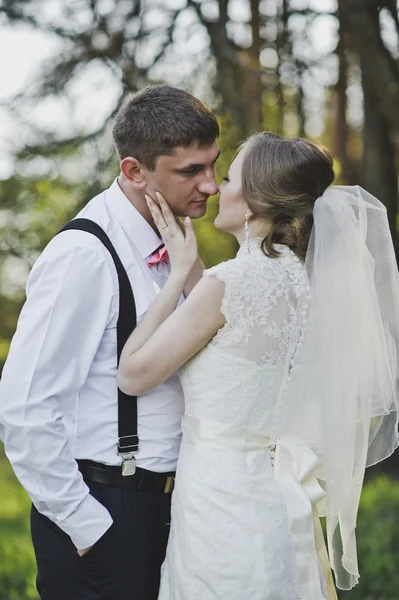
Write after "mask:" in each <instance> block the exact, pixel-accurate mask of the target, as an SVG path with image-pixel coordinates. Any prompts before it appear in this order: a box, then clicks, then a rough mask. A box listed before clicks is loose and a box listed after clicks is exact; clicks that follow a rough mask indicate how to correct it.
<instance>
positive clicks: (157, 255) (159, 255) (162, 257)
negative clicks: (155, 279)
mask: <svg viewBox="0 0 399 600" xmlns="http://www.w3.org/2000/svg"><path fill="white" fill-rule="evenodd" d="M160 262H164V263H165V264H168V262H169V254H168V251H167V250H166V248H165V246H163V248H161V249H160V250H158V251H157V252H154V254H152V255H151V258H150V260H149V261H148V263H147V265H148V267H149V268H150V269H151V267H153V266H154V265H157V264H158V263H160Z"/></svg>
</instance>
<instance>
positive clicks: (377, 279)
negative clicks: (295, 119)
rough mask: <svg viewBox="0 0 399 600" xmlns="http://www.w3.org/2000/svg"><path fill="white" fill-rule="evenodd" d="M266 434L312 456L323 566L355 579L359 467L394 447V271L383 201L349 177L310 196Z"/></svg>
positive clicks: (397, 329) (346, 585)
mask: <svg viewBox="0 0 399 600" xmlns="http://www.w3.org/2000/svg"><path fill="white" fill-rule="evenodd" d="M305 269H306V272H307V276H308V280H309V293H308V294H307V297H304V298H303V299H302V300H301V302H300V303H299V306H298V309H297V314H296V318H297V321H298V323H302V324H303V323H304V321H306V319H307V324H306V326H303V325H302V327H298V328H294V329H293V331H295V335H294V336H293V338H292V339H291V342H290V349H289V352H288V356H287V360H286V365H285V369H286V378H285V383H284V385H283V386H282V389H281V391H280V396H279V399H278V402H277V407H276V410H275V413H274V417H273V428H272V429H273V431H272V435H273V437H274V439H276V440H278V438H279V437H282V436H286V435H292V436H295V437H297V438H300V439H301V440H303V441H304V442H305V443H307V444H308V445H309V446H310V448H311V449H312V450H313V451H314V452H315V454H316V455H317V457H318V458H319V461H320V463H319V466H318V469H317V472H316V475H317V477H318V479H319V481H320V483H321V484H322V487H323V488H324V490H325V492H326V496H325V498H323V499H322V500H321V501H320V502H319V503H318V504H317V509H318V512H319V515H320V516H326V523H327V541H328V548H329V556H330V563H331V567H332V568H333V570H334V572H335V577H336V583H337V586H338V587H339V588H341V589H350V588H351V587H353V586H354V585H356V583H357V582H358V578H359V573H358V565H357V553H356V537H355V528H356V516H357V511H358V506H359V499H360V494H361V489H362V483H363V477H364V471H365V467H367V466H370V465H373V464H375V463H377V462H379V461H381V460H383V459H384V458H386V457H388V456H389V455H390V454H392V452H393V451H394V450H395V448H396V447H397V446H398V388H397V384H398V346H399V275H398V270H397V265H396V260H395V254H394V249H393V244H392V239H391V235H390V231H389V226H388V219H387V214H386V209H385V207H384V206H383V204H381V202H379V201H378V200H377V199H376V198H374V197H373V196H372V195H371V194H369V193H368V192H366V191H365V190H363V189H362V188H361V187H359V186H354V187H343V186H342V187H341V186H333V187H330V188H328V189H327V190H326V192H325V193H324V194H323V195H322V196H321V197H320V198H319V199H318V200H316V203H315V208H314V227H313V230H312V234H311V239H310V244H309V248H308V252H307V257H306V262H305Z"/></svg>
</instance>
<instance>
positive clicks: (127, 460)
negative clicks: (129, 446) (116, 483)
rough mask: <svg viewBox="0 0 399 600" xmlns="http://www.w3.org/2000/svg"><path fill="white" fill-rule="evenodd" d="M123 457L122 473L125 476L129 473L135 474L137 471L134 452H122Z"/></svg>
mask: <svg viewBox="0 0 399 600" xmlns="http://www.w3.org/2000/svg"><path fill="white" fill-rule="evenodd" d="M121 456H122V458H123V463H122V475H124V476H125V477H127V476H129V475H134V474H135V472H136V459H135V458H134V455H133V453H132V452H126V453H125V454H121Z"/></svg>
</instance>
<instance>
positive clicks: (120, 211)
mask: <svg viewBox="0 0 399 600" xmlns="http://www.w3.org/2000/svg"><path fill="white" fill-rule="evenodd" d="M105 201H106V203H107V206H108V208H109V209H110V211H111V212H112V213H113V215H114V216H115V217H116V219H117V221H118V222H119V224H120V225H121V226H122V228H123V230H124V231H125V233H126V234H127V235H128V236H129V238H130V239H131V241H132V242H133V244H134V245H135V246H136V248H137V249H138V251H139V252H140V254H141V256H142V258H143V259H146V258H148V257H149V256H150V255H151V254H153V252H155V250H157V249H158V248H159V247H160V246H161V245H162V244H163V241H162V240H161V238H160V237H159V236H158V235H157V234H156V233H155V231H154V230H153V228H152V227H151V225H150V224H149V223H148V222H147V221H146V220H145V218H144V217H143V216H142V215H141V214H140V213H139V211H138V210H137V209H136V208H135V207H134V206H133V204H132V203H131V202H130V201H129V200H128V198H127V197H126V196H125V194H124V193H123V192H122V190H121V188H120V187H119V184H118V179H115V181H114V182H113V184H112V185H111V187H110V188H109V189H108V190H107V193H106V197H105Z"/></svg>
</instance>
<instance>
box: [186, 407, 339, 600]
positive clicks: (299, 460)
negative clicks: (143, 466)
mask: <svg viewBox="0 0 399 600" xmlns="http://www.w3.org/2000/svg"><path fill="white" fill-rule="evenodd" d="M182 428H183V434H184V437H183V440H184V442H185V443H188V444H193V445H197V444H198V445H206V446H209V447H212V448H226V445H227V446H231V447H233V448H234V449H235V450H243V451H251V450H263V449H269V450H270V451H271V456H272V464H273V466H274V478H275V480H276V483H277V485H278V486H279V489H280V491H281V493H282V495H283V498H284V501H285V504H286V507H287V513H288V519H289V526H290V530H291V533H292V537H293V544H294V551H295V562H296V570H297V582H298V587H299V590H300V595H301V600H323V599H326V600H337V594H336V591H335V586H334V582H333V579H332V575H331V569H330V564H329V560H328V554H327V549H326V545H325V541H324V536H323V531H322V528H321V524H320V520H319V517H318V514H317V509H316V504H317V503H318V502H319V501H320V500H321V499H322V498H324V496H325V492H324V490H323V489H322V488H321V486H320V484H319V482H318V481H317V478H316V476H315V474H314V473H315V470H316V468H317V466H318V464H319V459H318V458H317V456H316V454H315V453H314V452H313V451H312V450H311V448H309V446H308V445H307V444H305V442H303V441H302V440H300V439H299V438H296V437H293V436H289V435H286V436H281V437H279V438H277V439H276V440H275V441H274V440H272V439H271V438H270V437H268V436H264V435H263V434H262V433H261V432H259V431H255V430H252V429H249V428H245V427H240V426H234V425H225V424H223V423H217V422H216V421H211V420H208V419H203V418H201V419H199V418H197V417H194V416H191V415H185V416H184V418H183V420H182Z"/></svg>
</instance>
